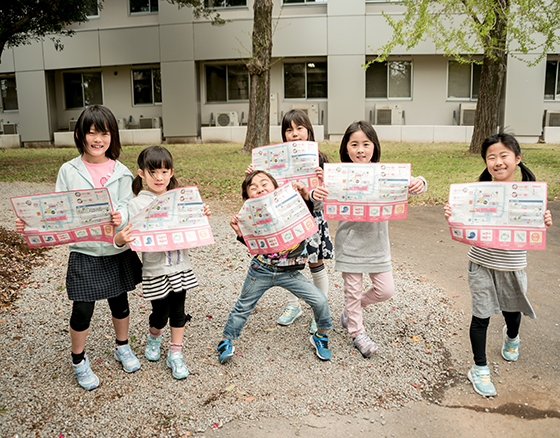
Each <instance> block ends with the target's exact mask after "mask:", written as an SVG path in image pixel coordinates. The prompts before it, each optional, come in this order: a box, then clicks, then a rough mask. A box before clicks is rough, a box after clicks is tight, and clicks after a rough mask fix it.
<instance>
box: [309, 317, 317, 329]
mask: <svg viewBox="0 0 560 438" xmlns="http://www.w3.org/2000/svg"><path fill="white" fill-rule="evenodd" d="M316 331H317V321H315V315H313V317H312V318H311V324H309V333H315V332H316Z"/></svg>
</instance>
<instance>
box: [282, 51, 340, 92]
mask: <svg viewBox="0 0 560 438" xmlns="http://www.w3.org/2000/svg"><path fill="white" fill-rule="evenodd" d="M316 63H322V64H325V71H326V81H325V82H326V87H325V88H326V90H325V91H326V95H325V96H324V97H309V91H308V89H309V75H308V68H309V64H316ZM289 64H292V65H293V64H303V65H304V67H305V70H304V87H305V96H304V97H286V65H289ZM328 72H329V64H328V60H327V59H324V60H323V59H320V60H319V59H304V60H286V61H285V62H283V63H282V98H283V99H284V100H285V101H288V102H311V101H312V102H316V101H327V100H328V99H329V76H328Z"/></svg>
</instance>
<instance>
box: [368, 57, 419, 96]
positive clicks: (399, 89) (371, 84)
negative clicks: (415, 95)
mask: <svg viewBox="0 0 560 438" xmlns="http://www.w3.org/2000/svg"><path fill="white" fill-rule="evenodd" d="M366 97H367V98H371V99H410V98H411V97H412V61H385V62H374V63H372V64H370V65H369V67H368V69H367V70H366Z"/></svg>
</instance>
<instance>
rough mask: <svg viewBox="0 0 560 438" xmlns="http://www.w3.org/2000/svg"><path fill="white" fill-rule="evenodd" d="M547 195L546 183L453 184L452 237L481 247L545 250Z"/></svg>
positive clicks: (450, 200) (450, 221)
mask: <svg viewBox="0 0 560 438" xmlns="http://www.w3.org/2000/svg"><path fill="white" fill-rule="evenodd" d="M546 193H547V185H546V183H543V182H478V183H470V184H451V187H450V189H449V204H450V206H451V213H452V216H451V217H450V218H449V230H450V232H451V237H452V238H453V240H457V241H459V242H463V243H466V244H468V245H473V246H479V247H487V248H506V249H545V247H546V226H545V225H544V213H545V211H546Z"/></svg>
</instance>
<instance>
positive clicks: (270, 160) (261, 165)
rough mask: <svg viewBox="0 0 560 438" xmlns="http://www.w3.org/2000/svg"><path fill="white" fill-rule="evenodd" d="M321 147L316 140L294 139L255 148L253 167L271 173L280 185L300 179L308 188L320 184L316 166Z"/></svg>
mask: <svg viewBox="0 0 560 438" xmlns="http://www.w3.org/2000/svg"><path fill="white" fill-rule="evenodd" d="M317 166H319V148H318V146H317V143H316V142H314V141H294V142H289V143H280V144H273V145H270V146H262V147H259V148H255V149H253V169H255V170H265V171H267V172H268V173H270V174H271V175H272V176H273V177H274V178H275V179H276V181H278V184H279V185H283V184H285V183H287V182H293V181H300V182H302V183H304V184H305V185H306V186H307V188H308V189H314V188H315V187H318V186H319V178H317V173H316V172H315V168H316V167H317Z"/></svg>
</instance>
